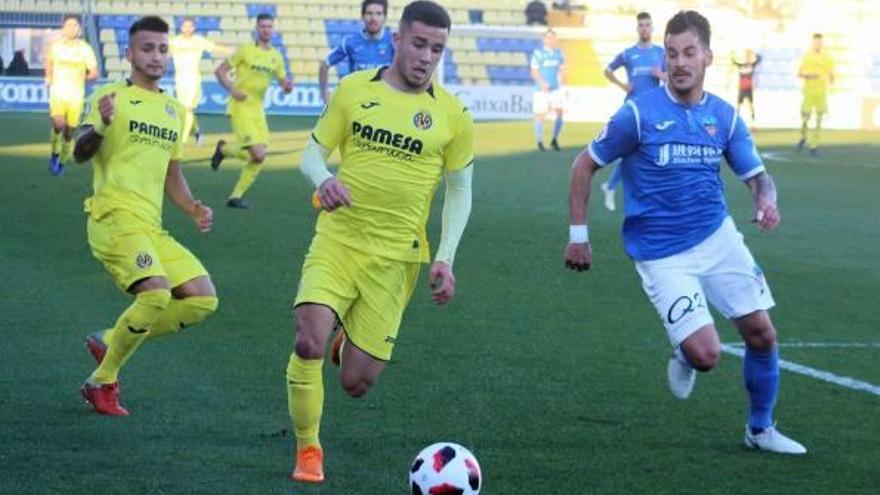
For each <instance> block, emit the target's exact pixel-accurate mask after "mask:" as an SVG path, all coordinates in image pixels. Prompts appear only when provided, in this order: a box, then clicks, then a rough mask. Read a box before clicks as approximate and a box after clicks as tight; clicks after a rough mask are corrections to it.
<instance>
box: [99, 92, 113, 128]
mask: <svg viewBox="0 0 880 495" xmlns="http://www.w3.org/2000/svg"><path fill="white" fill-rule="evenodd" d="M98 111H99V112H100V113H101V121H102V122H104V125H110V124H111V123H112V122H113V116H114V115H116V93H110V94H109V95H104V96H102V97H101V99H100V100H98Z"/></svg>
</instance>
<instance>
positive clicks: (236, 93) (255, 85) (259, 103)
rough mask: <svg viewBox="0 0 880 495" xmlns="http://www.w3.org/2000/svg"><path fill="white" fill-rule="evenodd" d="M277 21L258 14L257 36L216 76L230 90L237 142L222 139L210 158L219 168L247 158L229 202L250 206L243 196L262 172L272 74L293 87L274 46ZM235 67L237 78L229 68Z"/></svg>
mask: <svg viewBox="0 0 880 495" xmlns="http://www.w3.org/2000/svg"><path fill="white" fill-rule="evenodd" d="M273 25H274V22H273V18H272V16H271V15H270V14H266V13H262V14H259V15H258V16H257V40H256V41H253V42H249V43H245V44H243V45H241V46H239V47H238V49H237V50H235V53H233V54H232V57H230V58H229V60H225V61H224V62H223V63H222V64H220V66H219V67H217V71H216V74H217V80H218V81H220V84H221V85H223V87H224V88H226V90H227V91H229V96H230V98H229V106H228V107H227V110H226V113H228V114H229V122H230V124H231V125H232V132H233V133H234V134H235V139H236V141H235V143H229V144H227V143H226V142H225V141H223V140H220V141H218V142H217V147H216V149H215V150H214V156H213V157H212V158H211V168H213V169H214V170H217V168H218V167H219V166H220V163H221V162H222V161H223V159H224V158H226V157H228V156H232V157H235V158H238V159H239V160H243V161H245V162H247V165H245V167H244V168H243V169H242V171H241V176H239V178H238V182H237V183H236V184H235V187H234V188H233V189H232V192H231V193H230V194H229V199H228V200H227V201H226V206H229V207H230V208H249V207H250V204H249V203H248V202H246V201H245V200H244V199H242V197H243V196H244V193H245V192H247V190H248V189H249V188H250V187H251V184H253V183H254V180H256V178H257V175H258V174H259V173H260V165H261V164H262V163H263V161H264V160H265V159H266V148H267V147H268V146H269V125H268V124H267V123H266V112H265V110H264V108H263V98H264V97H265V95H266V90H267V89H268V88H269V83H271V82H272V78H273V77H274V78H276V79H278V81H279V82H280V83H281V87H282V88H283V89H284V92H285V93H290V92H291V91H293V80H292V79H291V78H290V77H288V76H287V73H286V72H285V69H284V59H283V58H282V56H281V52H279V51H278V50H276V49H275V48H274V47H273V46H272V28H273ZM233 69H234V70H235V81H232V79H230V77H229V72H230V71H231V70H233Z"/></svg>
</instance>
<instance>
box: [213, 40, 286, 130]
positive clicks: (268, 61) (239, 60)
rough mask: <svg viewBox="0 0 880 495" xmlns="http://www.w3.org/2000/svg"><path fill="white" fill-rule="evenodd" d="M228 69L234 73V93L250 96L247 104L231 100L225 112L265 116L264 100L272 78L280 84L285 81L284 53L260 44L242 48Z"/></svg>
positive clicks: (236, 51)
mask: <svg viewBox="0 0 880 495" xmlns="http://www.w3.org/2000/svg"><path fill="white" fill-rule="evenodd" d="M229 65H230V66H231V67H232V68H233V69H234V70H235V84H234V87H235V89H237V90H239V91H241V92H243V93H244V94H246V95H247V98H246V99H245V100H244V101H238V100H236V99H235V98H232V97H230V98H229V106H228V107H227V109H226V110H227V113H229V114H240V113H242V112H244V113H247V112H255V111H259V112H262V111H263V98H264V97H265V95H266V89H268V88H269V84H270V83H271V82H272V78H273V77H275V78H277V79H278V80H279V81H280V80H283V79H284V78H285V77H286V73H285V72H284V59H283V58H282V57H281V52H279V51H278V50H276V49H275V48H273V47H269V49H268V50H264V49H262V48H260V44H259V43H257V42H249V43H244V44H242V45H240V46H239V47H238V48H237V49H236V50H235V53H233V54H232V57H230V58H229Z"/></svg>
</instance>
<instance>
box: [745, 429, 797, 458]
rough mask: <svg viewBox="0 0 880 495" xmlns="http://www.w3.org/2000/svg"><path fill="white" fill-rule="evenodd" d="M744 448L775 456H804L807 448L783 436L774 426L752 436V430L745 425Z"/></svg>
mask: <svg viewBox="0 0 880 495" xmlns="http://www.w3.org/2000/svg"><path fill="white" fill-rule="evenodd" d="M745 442H746V447H748V448H750V449H756V450H766V451H767V452H776V453H777V454H796V455H797V454H806V453H807V448H806V447H804V446H803V445H801V444H799V443H797V442H795V441H794V440H792V439H790V438H788V437H787V436H785V435H783V434H782V433H780V432H779V430H777V429H776V425H773V426H771V427H769V428H765V429H764V431H762V432H761V433H758V434H757V435H753V434H752V429H751V428H749V425H746V440H745Z"/></svg>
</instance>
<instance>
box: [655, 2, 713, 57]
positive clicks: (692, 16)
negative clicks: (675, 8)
mask: <svg viewBox="0 0 880 495" xmlns="http://www.w3.org/2000/svg"><path fill="white" fill-rule="evenodd" d="M685 31H693V32H694V33H695V34H696V35H697V38H699V39H700V41H701V42H702V43H703V44H704V45H705V46H706V48H709V42H710V40H711V38H712V28H710V27H709V21H708V20H707V19H706V18H705V17H703V16H702V15H700V14H699V12H696V11H693V10H682V11H680V12H679V13H677V14H675V15H674V16H672V19H669V22H668V23H666V34H664V35H663V37H664V38H665V37H666V36H669V35H670V34H681V33H683V32H685Z"/></svg>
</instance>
